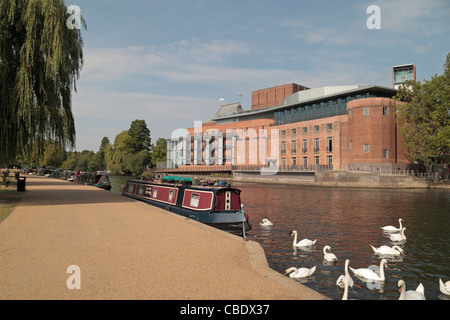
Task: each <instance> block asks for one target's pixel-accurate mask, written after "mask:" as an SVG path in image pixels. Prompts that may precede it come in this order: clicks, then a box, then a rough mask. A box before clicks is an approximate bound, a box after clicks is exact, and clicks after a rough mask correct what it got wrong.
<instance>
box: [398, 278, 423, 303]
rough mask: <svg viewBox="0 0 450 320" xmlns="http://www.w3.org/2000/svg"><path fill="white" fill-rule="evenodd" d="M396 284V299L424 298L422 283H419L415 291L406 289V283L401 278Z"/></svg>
mask: <svg viewBox="0 0 450 320" xmlns="http://www.w3.org/2000/svg"><path fill="white" fill-rule="evenodd" d="M397 285H398V286H399V288H400V297H399V298H398V300H425V288H424V287H423V285H422V284H419V286H418V287H417V289H416V290H415V291H414V290H408V291H406V288H405V286H406V284H405V281H403V280H399V281H398V284H397Z"/></svg>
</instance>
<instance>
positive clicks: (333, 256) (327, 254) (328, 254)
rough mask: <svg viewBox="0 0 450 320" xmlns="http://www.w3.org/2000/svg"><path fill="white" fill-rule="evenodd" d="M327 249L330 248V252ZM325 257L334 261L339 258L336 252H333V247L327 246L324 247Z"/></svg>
mask: <svg viewBox="0 0 450 320" xmlns="http://www.w3.org/2000/svg"><path fill="white" fill-rule="evenodd" d="M327 250H330V252H327ZM323 258H324V259H325V260H327V261H330V262H334V261H336V260H337V257H336V255H335V254H334V253H331V247H330V246H325V247H323Z"/></svg>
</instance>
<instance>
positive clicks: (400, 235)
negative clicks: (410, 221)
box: [389, 227, 406, 242]
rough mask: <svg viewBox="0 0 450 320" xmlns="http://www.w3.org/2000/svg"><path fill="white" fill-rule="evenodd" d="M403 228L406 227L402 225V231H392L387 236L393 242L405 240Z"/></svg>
mask: <svg viewBox="0 0 450 320" xmlns="http://www.w3.org/2000/svg"><path fill="white" fill-rule="evenodd" d="M405 230H406V228H405V227H403V229H402V233H394V234H391V235H390V236H389V239H391V241H393V242H398V241H405V240H406V236H405Z"/></svg>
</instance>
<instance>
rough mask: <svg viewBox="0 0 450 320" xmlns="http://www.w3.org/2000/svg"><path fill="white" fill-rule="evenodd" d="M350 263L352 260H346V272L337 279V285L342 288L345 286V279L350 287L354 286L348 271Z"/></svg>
mask: <svg viewBox="0 0 450 320" xmlns="http://www.w3.org/2000/svg"><path fill="white" fill-rule="evenodd" d="M349 264H350V260H348V259H347V260H345V274H343V275H340V276H339V278H338V279H337V281H336V285H337V286H338V287H340V288H345V283H344V280H347V285H348V286H350V287H353V285H354V281H353V279H352V277H351V276H350V272H348V266H349Z"/></svg>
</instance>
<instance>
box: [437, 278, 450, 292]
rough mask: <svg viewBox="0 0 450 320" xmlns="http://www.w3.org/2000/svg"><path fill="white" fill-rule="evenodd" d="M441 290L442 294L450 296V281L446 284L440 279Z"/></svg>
mask: <svg viewBox="0 0 450 320" xmlns="http://www.w3.org/2000/svg"><path fill="white" fill-rule="evenodd" d="M439 290H440V291H441V293H443V294H446V295H450V280H449V281H447V282H446V283H444V282H443V281H442V279H441V278H439Z"/></svg>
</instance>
